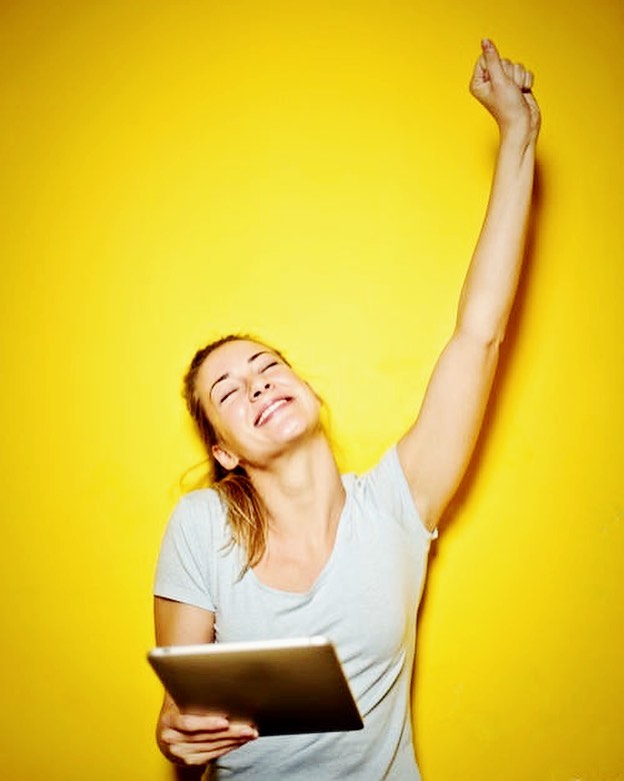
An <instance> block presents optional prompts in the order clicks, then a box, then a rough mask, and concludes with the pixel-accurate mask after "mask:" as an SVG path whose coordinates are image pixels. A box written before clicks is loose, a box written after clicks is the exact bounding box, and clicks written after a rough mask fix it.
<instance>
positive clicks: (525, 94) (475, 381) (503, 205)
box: [398, 41, 540, 529]
mask: <svg viewBox="0 0 624 781" xmlns="http://www.w3.org/2000/svg"><path fill="white" fill-rule="evenodd" d="M482 49H483V53H482V55H481V57H480V58H479V60H478V62H477V64H476V66H475V70H474V73H473V75H472V79H471V82H470V91H471V92H472V94H473V95H474V96H475V97H476V98H477V100H478V101H479V102H480V103H482V104H483V106H485V108H486V109H487V110H488V111H489V112H490V114H491V115H492V116H493V117H494V119H495V120H496V123H497V125H498V128H499V132H500V143H499V149H498V157H497V161H496V168H495V171H494V178H493V182H492V189H491V192H490V199H489V203H488V207H487V211H486V215H485V220H484V223H483V227H482V229H481V233H480V235H479V239H478V242H477V245H476V248H475V251H474V254H473V256H472V260H471V263H470V266H469V269H468V273H467V275H466V279H465V282H464V286H463V289H462V292H461V297H460V302H459V307H458V313H457V322H456V326H455V331H454V333H453V335H452V337H451V339H450V341H449V342H448V344H447V346H446V347H445V349H444V350H443V352H442V354H441V356H440V358H439V359H438V362H437V364H436V366H435V369H434V371H433V374H432V376H431V379H430V381H429V385H428V387H427V391H426V393H425V398H424V401H423V404H422V407H421V410H420V413H419V415H418V417H417V419H416V422H415V423H414V425H413V426H412V427H411V428H410V429H409V431H408V432H407V433H406V434H405V436H404V437H403V438H402V439H401V440H400V442H399V443H398V454H399V459H400V462H401V465H402V467H403V471H404V472H405V475H406V477H407V480H408V483H409V486H410V489H411V492H412V496H413V497H414V502H415V503H416V507H417V508H418V510H419V512H420V515H421V517H422V518H423V521H424V523H425V525H426V526H427V527H428V528H429V529H433V528H434V527H435V526H436V524H437V522H438V520H439V518H440V515H441V514H442V512H443V511H444V508H445V507H446V505H447V504H448V502H449V501H450V499H451V498H452V496H453V494H454V493H455V491H456V489H457V488H458V486H459V484H460V482H461V479H462V477H463V475H464V473H465V471H466V468H467V466H468V463H469V461H470V457H471V455H472V451H473V449H474V446H475V443H476V440H477V437H478V434H479V430H480V428H481V423H482V421H483V415H484V412H485V408H486V405H487V400H488V397H489V394H490V389H491V386H492V381H493V379H494V374H495V371H496V365H497V362H498V352H499V346H500V343H501V342H502V340H503V338H504V336H505V329H506V326H507V320H508V319H509V313H510V311H511V308H512V305H513V300H514V296H515V293H516V289H517V286H518V279H519V276H520V270H521V266H522V257H523V252H524V243H525V236H526V228H527V222H528V214H529V206H530V201H531V191H532V187H533V171H534V167H535V143H536V140H537V136H538V133H539V127H540V112H539V108H538V105H537V102H536V101H535V98H534V97H533V94H532V93H531V91H530V90H531V87H532V83H533V75H532V74H531V73H530V72H529V71H527V70H526V69H525V68H524V67H523V66H522V65H518V64H513V63H511V62H509V61H507V60H501V59H500V57H499V55H498V52H497V50H496V48H495V46H494V44H493V43H491V42H490V41H483V42H482Z"/></svg>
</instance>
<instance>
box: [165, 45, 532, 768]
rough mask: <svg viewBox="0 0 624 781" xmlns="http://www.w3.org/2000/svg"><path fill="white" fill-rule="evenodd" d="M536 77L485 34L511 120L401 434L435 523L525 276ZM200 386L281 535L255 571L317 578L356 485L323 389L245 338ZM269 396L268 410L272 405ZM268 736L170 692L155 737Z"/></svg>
mask: <svg viewBox="0 0 624 781" xmlns="http://www.w3.org/2000/svg"><path fill="white" fill-rule="evenodd" d="M532 85H533V75H532V74H531V73H530V72H529V71H527V70H526V69H525V68H524V67H523V66H522V65H520V64H517V63H511V62H509V61H508V60H504V59H501V58H500V57H499V55H498V52H497V50H496V48H495V46H494V44H493V43H491V42H490V41H483V42H482V53H481V56H480V57H479V59H478V60H477V62H476V64H475V68H474V71H473V74H472V77H471V80H470V91H471V92H472V94H473V95H474V96H475V98H476V99H477V100H478V101H479V102H480V103H481V104H482V105H483V106H484V107H485V108H486V109H487V110H488V111H489V113H490V114H491V115H492V116H493V118H494V120H495V121H496V124H497V126H498V128H499V133H500V142H499V149H498V156H497V161H496V167H495V171H494V177H493V182H492V188H491V193H490V199H489V203H488V207H487V211H486V215H485V220H484V223H483V227H482V230H481V233H480V236H479V239H478V241H477V245H476V248H475V251H474V254H473V256H472V260H471V262H470V266H469V269H468V272H467V275H466V279H465V282H464V285H463V289H462V293H461V298H460V303H459V307H458V312H457V321H456V326H455V329H454V332H453V334H452V336H451V338H450V340H449V342H448V344H447V345H446V347H445V348H444V350H443V352H442V354H441V355H440V357H439V359H438V361H437V363H436V366H435V368H434V370H433V373H432V376H431V379H430V381H429V385H428V387H427V390H426V393H425V397H424V400H423V402H422V406H421V408H420V411H419V413H418V415H417V417H416V420H415V422H414V424H413V425H412V426H411V427H410V429H409V430H408V431H407V432H406V434H405V435H404V436H403V437H402V439H401V440H400V441H399V443H398V445H397V451H398V455H399V460H400V463H401V466H402V468H403V471H404V473H405V475H406V478H407V481H408V484H409V486H410V490H411V493H412V496H413V499H414V502H415V505H416V507H417V509H418V511H419V513H420V516H421V518H422V519H423V523H424V524H425V526H426V527H427V528H428V529H430V530H431V529H433V528H435V526H436V524H437V523H438V520H439V518H440V516H441V514H442V513H443V511H444V509H445V507H446V506H447V504H448V502H449V501H450V499H451V498H452V496H453V494H454V493H455V491H456V490H457V488H458V486H459V483H460V482H461V479H462V477H463V475H464V473H465V470H466V468H467V466H468V463H469V460H470V457H471V454H472V452H473V449H474V446H475V443H476V440H477V437H478V434H479V430H480V428H481V424H482V421H483V415H484V413H485V408H486V404H487V400H488V396H489V393H490V389H491V386H492V381H493V378H494V374H495V371H496V366H497V362H498V354H499V348H500V344H501V342H502V340H503V338H504V335H505V329H506V326H507V321H508V318H509V314H510V311H511V307H512V305H513V300H514V296H515V293H516V289H517V285H518V279H519V276H520V271H521V265H522V255H523V249H524V242H525V235H526V229H527V219H528V214H529V205H530V198H531V190H532V185H533V172H534V165H535V144H536V140H537V136H538V133H539V127H540V112H539V108H538V105H537V102H536V100H535V98H534V96H533V94H532V93H531V92H530V89H531V87H532ZM197 390H198V392H199V394H200V398H201V401H202V404H203V405H204V409H205V411H206V413H207V415H208V417H209V419H210V421H211V422H212V424H213V425H214V426H215V428H216V430H217V432H218V435H219V443H218V445H217V446H216V447H215V448H214V450H213V452H214V455H215V457H216V458H217V459H218V460H219V462H220V463H221V464H222V465H223V466H224V467H225V468H226V469H232V468H234V467H235V466H237V465H239V464H240V465H242V466H244V468H245V470H246V471H247V473H248V475H249V477H250V478H251V480H252V481H253V483H254V485H255V487H256V489H257V491H258V492H259V494H260V495H261V496H262V498H263V500H264V502H265V505H266V507H267V510H268V514H269V518H270V529H269V545H268V547H267V551H266V553H265V555H264V556H263V558H262V560H261V561H260V562H259V564H258V565H257V566H256V567H255V568H254V572H255V574H256V576H257V577H258V578H260V580H262V581H263V582H264V583H266V584H267V585H270V586H272V587H274V588H281V589H284V590H288V591H299V592H305V591H307V590H308V589H309V588H310V587H311V585H312V584H313V583H314V581H315V580H316V577H317V576H318V574H319V572H320V571H321V570H322V568H323V566H324V565H325V563H326V561H327V559H328V557H329V555H330V553H331V551H332V548H333V543H334V539H335V534H336V528H337V523H338V518H339V515H340V511H341V509H342V506H343V504H344V499H345V497H344V490H343V488H342V483H341V481H340V475H339V473H338V469H337V466H336V462H335V460H334V457H333V455H332V452H331V449H330V447H329V443H328V442H327V439H326V438H325V435H324V433H323V430H322V428H321V425H320V422H319V410H320V402H319V399H318V398H317V396H316V395H315V394H314V391H313V390H312V389H311V388H310V387H309V386H308V385H307V384H306V383H305V382H304V381H303V380H301V378H299V377H298V376H297V375H296V373H295V372H294V371H293V370H292V369H291V368H290V367H288V366H286V365H285V364H284V363H283V362H282V361H280V360H279V358H278V357H277V356H275V355H274V354H273V353H272V352H271V351H270V349H267V348H266V346H264V345H258V344H257V343H255V342H250V341H246V340H242V341H236V342H230V343H228V344H225V345H223V346H221V347H219V348H218V349H217V350H215V351H214V352H213V353H212V354H211V355H209V356H208V358H207V359H206V361H205V362H204V364H203V365H202V368H201V370H200V372H199V375H198V380H197ZM271 405H274V407H272V406H271ZM263 410H264V411H265V412H266V413H268V414H266V415H265V417H260V415H261V413H262V411H263ZM155 621H156V642H157V644H158V645H176V644H177V645H183V644H190V643H207V642H212V641H213V640H214V614H213V613H210V612H209V611H206V610H202V609H200V608H196V607H192V606H190V605H183V604H180V603H177V602H172V601H170V600H166V599H162V598H156V601H155ZM256 737H257V733H256V732H255V730H254V728H253V726H252V725H245V724H235V723H232V722H228V721H227V720H226V719H223V718H222V717H216V716H211V715H206V716H189V715H184V714H181V713H180V712H179V711H178V709H177V707H176V706H175V704H174V703H173V702H172V701H171V699H170V698H169V697H168V696H165V700H164V703H163V707H162V710H161V714H160V718H159V722H158V727H157V740H158V744H159V746H160V748H161V750H162V751H163V753H164V754H165V756H166V757H168V758H169V759H170V760H171V761H173V762H178V763H181V764H184V765H189V766H192V765H204V764H205V763H207V762H209V761H210V760H212V759H215V758H217V757H219V756H221V755H223V754H225V753H227V752H229V751H232V750H234V749H236V748H237V747H239V746H240V745H242V744H244V743H246V742H247V741H249V740H254V739H255V738H256Z"/></svg>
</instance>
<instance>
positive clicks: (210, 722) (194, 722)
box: [169, 713, 230, 732]
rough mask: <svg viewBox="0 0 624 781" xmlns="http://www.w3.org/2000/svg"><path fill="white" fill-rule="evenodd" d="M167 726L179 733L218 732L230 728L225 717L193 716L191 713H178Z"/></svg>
mask: <svg viewBox="0 0 624 781" xmlns="http://www.w3.org/2000/svg"><path fill="white" fill-rule="evenodd" d="M169 724H170V726H172V727H173V728H174V729H177V730H180V731H181V732H220V731H221V730H226V729H228V727H229V726H230V722H229V721H228V720H227V719H226V718H225V716H218V715H212V716H195V715H193V714H191V713H180V714H179V715H176V716H174V718H172V719H171V721H170V722H169Z"/></svg>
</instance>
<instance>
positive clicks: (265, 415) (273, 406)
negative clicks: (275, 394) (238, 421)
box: [254, 397, 292, 426]
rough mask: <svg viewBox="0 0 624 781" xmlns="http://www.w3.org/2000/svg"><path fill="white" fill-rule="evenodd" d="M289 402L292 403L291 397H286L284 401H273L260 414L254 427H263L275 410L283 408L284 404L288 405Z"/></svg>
mask: <svg viewBox="0 0 624 781" xmlns="http://www.w3.org/2000/svg"><path fill="white" fill-rule="evenodd" d="M289 401H292V399H291V398H290V397H284V398H283V399H275V401H272V402H271V403H270V404H268V405H267V406H266V407H265V408H264V409H263V410H262V411H261V412H260V414H259V415H258V417H257V418H256V419H255V421H254V426H262V424H263V423H266V422H267V420H268V419H269V418H270V417H271V415H272V414H273V413H274V412H275V410H277V409H279V408H280V407H283V406H284V404H288V402H289Z"/></svg>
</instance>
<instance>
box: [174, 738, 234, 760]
mask: <svg viewBox="0 0 624 781" xmlns="http://www.w3.org/2000/svg"><path fill="white" fill-rule="evenodd" d="M247 742H248V741H246V740H224V741H219V742H217V743H212V742H211V743H206V744H203V745H199V746H198V745H193V746H192V747H189V746H187V745H185V744H181V745H177V746H172V748H171V752H170V753H171V756H172V757H173V759H174V760H177V761H179V762H180V761H181V762H183V763H184V764H185V765H204V764H206V762H210V761H211V760H212V759H217V757H221V756H223V755H224V754H227V753H228V752H230V751H233V750H234V749H237V748H241V747H242V746H244V745H245V743H247Z"/></svg>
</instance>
